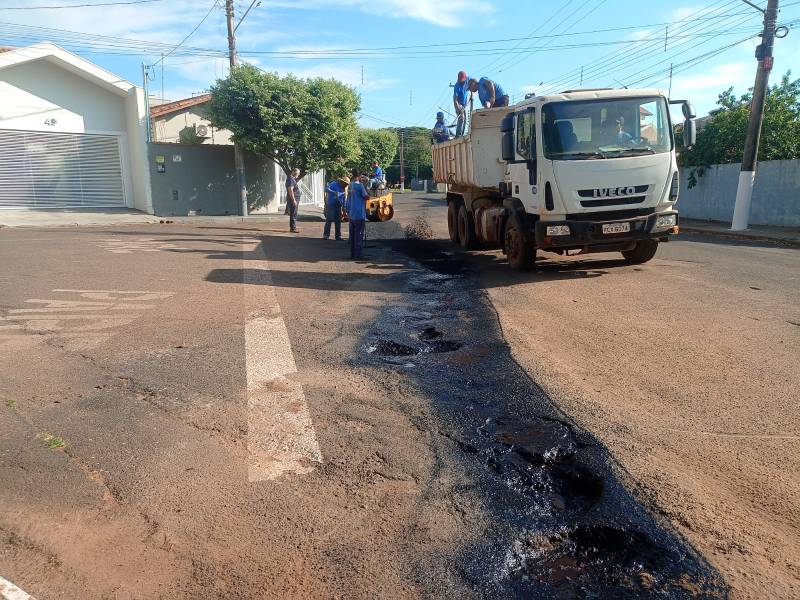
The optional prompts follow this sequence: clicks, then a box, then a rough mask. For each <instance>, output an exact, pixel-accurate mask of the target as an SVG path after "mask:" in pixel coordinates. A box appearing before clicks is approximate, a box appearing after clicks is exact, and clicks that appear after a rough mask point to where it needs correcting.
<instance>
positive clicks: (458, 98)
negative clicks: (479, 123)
mask: <svg viewBox="0 0 800 600" xmlns="http://www.w3.org/2000/svg"><path fill="white" fill-rule="evenodd" d="M469 96H470V91H469V81H468V78H467V72H466V71H459V72H458V81H457V82H456V84H455V85H454V86H453V106H454V107H455V109H456V119H457V120H456V137H461V136H462V135H464V128H465V127H466V125H467V104H468V103H469Z"/></svg>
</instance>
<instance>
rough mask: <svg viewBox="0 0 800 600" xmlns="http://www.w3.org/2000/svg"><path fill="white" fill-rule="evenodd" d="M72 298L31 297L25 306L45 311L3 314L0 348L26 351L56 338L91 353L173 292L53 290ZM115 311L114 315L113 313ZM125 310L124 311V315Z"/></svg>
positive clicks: (67, 345) (21, 310) (27, 309)
mask: <svg viewBox="0 0 800 600" xmlns="http://www.w3.org/2000/svg"><path fill="white" fill-rule="evenodd" d="M53 292H54V293H57V294H66V295H71V296H73V298H74V297H75V296H77V297H78V298H80V299H71V298H63V297H62V298H50V299H40V298H31V299H29V300H26V301H25V302H26V304H33V305H38V306H44V308H14V309H11V310H8V311H5V315H3V314H0V345H1V346H3V347H4V348H3V349H4V350H8V347H9V346H10V347H11V348H13V349H16V350H25V349H28V348H31V347H33V346H35V345H36V344H38V343H41V342H43V341H45V340H47V339H55V340H56V341H58V342H60V343H62V344H63V345H64V347H65V348H67V349H68V350H88V349H91V348H94V347H97V346H98V345H100V344H102V343H103V342H105V341H106V340H108V339H109V338H110V337H111V336H112V335H113V332H111V331H110V330H113V329H116V328H119V327H122V326H123V325H127V324H128V323H131V322H132V321H134V320H135V319H136V318H138V317H139V315H140V314H141V311H143V310H148V309H150V308H153V307H154V306H155V304H154V303H153V301H154V300H163V299H166V298H169V297H170V296H172V295H173V294H172V292H146V291H127V290H66V289H56V290H53ZM111 311H113V312H111ZM122 311H124V312H122Z"/></svg>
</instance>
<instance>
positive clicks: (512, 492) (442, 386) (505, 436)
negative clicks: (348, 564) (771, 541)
mask: <svg viewBox="0 0 800 600" xmlns="http://www.w3.org/2000/svg"><path fill="white" fill-rule="evenodd" d="M386 245H387V246H389V247H391V249H393V250H395V251H399V252H401V253H403V254H404V255H405V256H406V257H407V258H408V259H409V269H408V270H407V271H406V272H404V273H403V274H402V275H400V277H402V278H403V281H398V283H400V284H401V285H402V288H401V289H405V290H408V292H407V293H406V294H405V297H404V299H403V301H401V302H400V303H398V304H397V305H394V306H387V307H386V309H385V310H384V311H383V313H382V314H379V315H378V316H377V318H376V319H375V320H374V321H373V323H372V327H371V331H369V332H368V334H367V339H368V340H371V341H368V342H367V343H366V346H367V347H370V345H374V340H389V341H392V343H391V344H388V345H387V347H388V348H392V349H395V348H396V346H395V344H400V345H401V346H402V347H403V349H404V351H407V350H406V349H409V350H413V351H414V352H415V358H414V367H415V368H414V369H413V370H408V369H407V370H406V371H405V373H406V374H407V376H408V377H410V378H411V379H412V381H413V383H414V386H415V388H416V389H417V390H419V391H420V392H421V393H424V394H426V395H427V396H428V397H429V398H430V402H431V408H432V411H433V412H434V414H435V418H436V420H437V421H438V431H437V432H438V433H439V434H440V437H441V439H442V440H443V444H444V448H449V449H450V452H452V453H453V457H454V458H455V459H456V460H458V461H459V462H460V463H461V464H462V465H463V468H464V469H465V471H466V473H468V475H469V477H470V478H471V480H472V481H471V489H475V490H477V493H479V494H480V496H481V501H480V505H481V506H482V507H484V510H485V512H486V513H487V514H486V515H485V518H483V519H482V521H481V522H484V523H486V527H485V529H484V530H483V531H480V532H477V533H478V535H477V536H476V538H477V539H479V540H480V541H478V542H475V543H469V544H466V545H463V547H462V548H461V549H460V550H459V552H458V556H457V558H456V559H454V560H455V561H456V563H457V564H458V572H460V573H461V574H462V577H464V578H465V579H467V580H468V583H469V585H471V586H472V587H473V589H475V590H476V593H477V595H479V596H483V597H507V598H726V597H727V596H728V588H727V586H726V585H725V582H724V581H723V580H722V578H721V577H720V575H719V574H718V573H717V572H716V571H715V570H714V569H713V568H712V567H711V566H710V565H709V564H708V563H707V562H706V561H705V560H704V559H703V557H702V556H700V555H699V554H698V553H697V552H696V551H695V550H694V548H693V547H692V546H691V545H690V544H689V543H688V542H687V541H686V540H685V539H684V538H683V537H681V536H680V535H679V534H678V533H677V532H676V531H674V530H673V529H672V527H671V526H670V524H669V523H668V522H666V521H664V520H663V519H661V518H659V517H658V516H657V514H658V512H657V511H656V510H654V509H653V507H651V506H649V505H648V504H647V503H646V502H645V501H643V500H642V498H641V495H640V494H639V491H638V489H636V488H635V484H631V482H630V481H629V479H628V478H626V479H625V482H623V481H622V480H621V479H620V478H619V477H618V476H617V473H618V472H621V471H622V470H623V469H622V467H621V466H620V465H618V464H616V463H615V462H614V459H613V457H612V456H611V455H610V453H609V452H608V451H607V449H606V448H605V447H604V446H603V445H602V444H601V443H600V442H599V441H598V440H597V439H595V438H594V437H593V436H592V435H591V434H589V433H588V432H586V431H584V430H582V429H581V428H580V427H579V426H578V425H577V424H576V423H574V422H572V421H571V420H570V419H569V417H568V416H566V415H564V414H563V413H561V412H560V410H559V409H558V407H557V406H556V405H555V403H554V402H553V401H552V400H551V399H550V398H549V397H548V396H547V394H546V393H545V392H544V391H543V390H542V389H541V388H540V387H539V386H538V385H537V384H536V383H535V382H534V381H532V380H531V379H530V378H529V377H528V375H527V374H526V373H525V371H524V370H523V369H522V368H521V367H519V365H517V363H516V362H515V361H514V359H513V356H512V355H511V352H510V349H509V347H508V345H507V344H506V342H505V340H504V338H503V334H502V331H501V329H500V326H499V323H498V322H497V317H496V314H495V312H494V309H493V308H492V306H491V304H490V302H489V301H488V299H487V297H486V295H485V293H484V292H483V290H482V289H481V288H480V285H479V282H478V280H477V277H475V276H474V275H473V274H472V273H471V263H470V262H469V256H468V255H466V254H463V253H460V252H458V251H456V252H452V251H450V250H448V249H447V248H452V246H451V245H449V244H443V243H442V242H438V241H427V240H397V239H393V240H390V241H387V242H386ZM395 260H396V259H395ZM421 326H422V327H421ZM454 332H457V334H458V338H460V340H461V341H458V342H455V343H451V342H450V341H448V338H449V337H450V336H452V334H453V333H454ZM440 334H441V335H440ZM400 340H402V342H401V341H400ZM434 344H435V345H438V346H439V347H441V348H443V349H445V350H448V351H445V352H433V351H428V352H426V351H425V350H424V349H425V348H426V346H427V347H431V345H434ZM377 354H378V353H377V352H374V353H372V354H369V353H368V354H365V355H363V356H364V360H365V361H366V365H367V366H373V367H374V368H376V369H381V368H386V362H385V361H382V360H379V359H380V356H379V355H378V356H376V355H377ZM406 356H410V355H406ZM390 368H391V367H390ZM397 368H402V366H401V365H399V364H398V365H397ZM459 457H460V458H459ZM631 485H633V486H634V487H633V488H631V487H630V486H631ZM425 568H426V567H425V565H419V567H418V569H419V571H420V578H424V577H425Z"/></svg>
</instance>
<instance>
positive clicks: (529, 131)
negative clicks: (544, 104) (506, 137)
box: [508, 107, 539, 213]
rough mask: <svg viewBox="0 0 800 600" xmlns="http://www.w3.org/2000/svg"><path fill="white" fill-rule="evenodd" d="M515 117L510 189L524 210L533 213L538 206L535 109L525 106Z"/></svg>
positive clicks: (509, 168) (509, 169) (509, 167)
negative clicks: (514, 158) (514, 140)
mask: <svg viewBox="0 0 800 600" xmlns="http://www.w3.org/2000/svg"><path fill="white" fill-rule="evenodd" d="M516 119H517V122H516V127H515V128H514V130H515V132H516V160H514V161H513V162H511V163H510V164H509V166H508V171H509V175H510V177H511V185H512V190H511V191H512V193H513V195H514V197H515V198H519V199H520V201H521V202H522V205H523V206H524V207H525V211H526V212H529V213H535V212H537V210H538V208H539V200H538V198H539V194H538V185H537V184H538V181H537V180H538V174H537V168H538V164H537V160H536V109H535V108H533V107H531V108H526V109H524V110H523V111H520V112H518V113H517V115H516Z"/></svg>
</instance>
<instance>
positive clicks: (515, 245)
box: [503, 217, 536, 271]
mask: <svg viewBox="0 0 800 600" xmlns="http://www.w3.org/2000/svg"><path fill="white" fill-rule="evenodd" d="M503 242H504V244H503V247H504V248H505V251H506V257H507V258H508V264H509V265H510V266H511V268H512V269H514V270H515V271H530V270H531V269H533V266H534V264H535V263H536V246H534V245H533V244H532V243H530V242H528V241H526V240H525V235H524V234H523V232H522V227H521V226H520V224H519V221H518V220H517V219H515V218H513V217H512V218H510V219H509V220H508V225H506V231H505V236H504V240H503Z"/></svg>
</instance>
